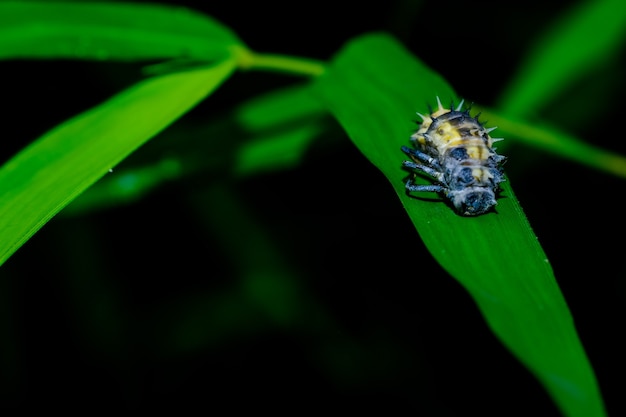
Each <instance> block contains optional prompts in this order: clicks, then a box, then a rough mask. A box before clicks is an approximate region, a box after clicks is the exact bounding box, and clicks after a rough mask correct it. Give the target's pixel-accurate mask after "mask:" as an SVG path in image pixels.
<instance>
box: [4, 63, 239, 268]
mask: <svg viewBox="0 0 626 417" xmlns="http://www.w3.org/2000/svg"><path fill="white" fill-rule="evenodd" d="M235 66H236V62H235V60H234V59H230V60H227V61H223V62H222V63H220V64H219V65H216V66H214V67H210V68H202V69H197V70H194V71H189V72H179V73H174V74H170V75H165V76H161V77H155V78H151V79H147V80H145V81H142V82H140V83H138V84H136V85H135V86H133V87H131V88H129V89H127V90H126V91H123V92H122V93H120V94H118V95H116V96H114V97H113V98H111V99H110V100H108V101H107V102H105V103H103V104H101V105H99V106H97V107H95V108H93V109H91V110H88V111H86V112H84V113H82V114H80V115H78V116H76V117H74V118H73V119H70V120H68V121H66V122H65V123H63V124H61V125H59V126H58V127H56V128H54V129H53V130H51V131H50V132H48V133H46V134H45V135H43V136H42V137H41V138H39V139H37V140H36V141H35V142H34V143H32V144H31V145H30V146H28V147H26V148H25V149H24V150H22V151H21V152H20V153H18V154H17V155H16V156H15V157H13V158H12V159H11V160H9V161H8V162H7V163H6V164H5V165H3V166H2V167H1V168H0V201H2V205H1V206H0V236H2V239H0V264H2V263H3V262H4V261H5V260H6V259H7V258H8V257H9V256H11V254H13V252H15V251H16V250H17V249H18V248H19V247H20V246H21V245H22V244H23V243H24V242H25V241H26V240H28V239H29V238H30V237H31V236H32V235H33V233H35V232H36V231H37V230H39V228H41V227H42V226H43V225H44V224H45V223H46V222H47V221H48V220H49V219H50V218H51V217H52V216H54V215H55V214H56V213H57V212H58V211H59V210H61V209H62V208H63V207H64V206H65V205H66V204H68V203H69V202H70V201H72V200H73V199H74V198H75V197H76V196H77V195H79V194H80V193H82V192H83V191H84V190H85V189H86V188H87V187H89V186H90V185H91V184H93V183H94V182H95V181H96V180H97V179H98V178H100V177H102V176H103V175H105V174H106V173H107V172H109V170H110V169H111V168H113V167H114V166H115V165H116V164H117V163H119V162H120V161H121V160H122V159H124V158H125V157H126V156H128V155H129V154H130V153H131V152H133V151H134V150H135V149H137V148H138V147H139V146H140V145H141V144H143V143H144V142H145V141H147V140H148V139H150V138H151V137H153V136H154V135H156V134H157V133H158V132H159V131H161V130H162V129H164V128H165V127H167V126H168V125H169V124H170V123H172V122H174V121H175V120H176V119H177V118H179V117H180V116H181V115H183V114H184V113H185V112H187V111H188V110H189V109H191V108H192V107H194V106H195V105H196V104H197V103H198V102H200V101H201V100H202V99H203V98H205V97H206V96H207V95H208V94H210V93H211V92H212V91H213V90H214V89H215V88H216V87H217V86H219V85H220V84H221V83H222V82H223V81H224V80H225V79H226V78H228V76H229V75H230V74H231V73H232V71H233V70H234V69H235Z"/></svg>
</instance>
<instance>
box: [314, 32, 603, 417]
mask: <svg viewBox="0 0 626 417" xmlns="http://www.w3.org/2000/svg"><path fill="white" fill-rule="evenodd" d="M315 87H316V89H317V92H318V94H319V95H320V97H321V99H322V100H324V101H325V103H326V105H327V107H328V108H329V110H330V111H331V112H332V113H333V114H334V116H335V117H336V118H337V119H338V121H339V122H340V123H341V125H342V126H343V127H344V129H345V130H346V132H347V133H348V135H349V136H350V138H351V139H352V141H353V142H354V143H355V145H356V146H357V147H358V148H359V149H360V150H361V152H362V153H363V154H364V155H365V156H366V157H367V158H368V159H369V160H370V161H371V162H372V163H373V164H374V165H375V166H377V167H378V168H379V169H380V170H381V171H382V172H383V173H384V175H385V176H386V177H387V178H388V179H389V181H390V182H391V184H392V186H393V187H394V189H395V190H396V193H397V194H398V196H399V197H400V199H401V201H402V203H403V205H404V207H405V209H406V210H407V213H408V215H409V216H410V218H411V220H412V221H413V224H414V225H415V227H416V229H417V231H418V232H419V234H420V236H421V238H422V240H423V241H424V243H425V244H426V246H427V247H428V249H429V251H430V253H431V254H432V255H433V256H434V257H435V258H436V259H437V261H438V262H439V263H440V264H441V265H442V266H443V267H444V268H445V269H446V270H447V271H448V272H449V273H450V274H451V275H452V276H453V277H455V278H456V279H457V280H458V281H459V282H460V283H461V284H462V285H463V286H464V287H465V288H466V289H467V291H468V292H469V293H470V295H471V296H472V297H473V299H474V301H475V302H476V303H477V305H478V307H479V309H480V311H481V312H482V314H483V316H484V318H485V320H486V321H487V323H488V325H489V326H490V327H491V329H492V331H493V332H494V333H495V334H496V336H497V337H498V338H499V339H500V340H501V341H502V342H503V344H504V345H505V346H506V347H507V348H508V349H509V350H510V351H511V352H512V353H513V354H514V355H515V356H516V357H517V358H518V359H519V360H520V361H521V362H522V363H523V364H524V365H525V366H526V367H527V368H528V369H529V370H530V371H531V372H532V373H533V374H534V375H535V376H536V377H537V378H538V379H539V381H540V382H541V383H542V384H543V386H544V387H545V389H546V390H547V391H548V393H549V394H550V395H551V396H552V398H553V400H554V401H555V403H556V404H557V405H558V407H559V408H560V409H561V410H562V412H563V414H564V415H566V416H568V417H591V416H597V417H600V416H605V415H606V414H605V411H604V405H603V402H602V398H601V397H600V394H599V391H598V386H597V382H596V380H595V376H594V374H593V371H592V369H591V366H590V364H589V361H588V359H587V357H586V355H585V352H584V349H583V347H582V345H581V343H580V340H579V339H578V335H577V333H576V329H575V328H574V325H573V322H572V317H571V314H570V312H569V309H568V307H567V305H566V303H565V300H564V299H563V296H562V294H561V292H560V290H559V288H558V285H557V283H556V281H555V278H554V276H553V273H552V270H551V268H550V265H549V263H548V260H547V259H546V256H545V254H544V252H543V250H542V248H541V246H540V245H539V243H538V241H537V238H536V236H535V235H534V234H533V232H532V230H531V228H530V226H529V224H528V222H527V220H526V218H525V216H524V215H523V213H522V210H521V208H520V206H519V203H518V202H517V200H516V198H515V196H514V194H513V192H512V190H511V187H510V184H508V183H506V184H505V187H504V193H503V194H504V197H503V198H501V199H500V203H499V205H498V212H497V213H490V214H487V215H483V216H479V217H475V218H464V217H460V216H458V215H456V214H455V213H454V212H453V211H452V210H451V209H450V208H449V207H448V206H446V205H445V204H443V203H441V202H433V201H424V200H419V199H415V198H411V197H409V196H407V195H406V193H405V190H404V184H403V178H404V177H406V172H403V171H402V170H401V168H400V167H401V161H402V160H403V159H404V156H403V154H402V152H400V146H401V145H406V144H408V137H409V135H410V133H411V132H412V130H414V129H415V128H414V127H413V128H412V127H411V125H410V123H409V120H408V119H409V118H410V117H412V115H413V114H414V112H415V111H421V112H424V111H425V107H426V106H425V103H426V102H430V103H431V104H434V98H435V96H436V95H438V96H439V97H440V98H441V99H442V101H443V102H444V103H447V102H449V101H450V100H451V99H453V98H455V95H454V93H453V91H452V89H451V88H450V87H449V86H448V85H447V84H446V82H445V81H444V80H442V79H441V78H440V77H439V76H438V75H437V74H435V73H433V72H432V71H431V70H430V69H429V68H427V67H426V66H424V65H423V64H422V63H421V62H419V61H417V60H416V59H415V58H414V57H412V56H411V55H410V54H409V53H408V52H407V51H406V50H404V49H403V48H402V47H401V46H400V45H399V44H398V43H397V42H396V41H394V40H393V39H392V38H390V37H388V36H386V35H381V34H373V35H367V36H364V37H361V38H358V39H356V40H354V41H352V42H350V43H349V44H348V45H347V46H346V47H345V48H344V49H343V50H342V51H341V52H340V53H338V54H337V56H336V57H335V58H334V60H333V62H332V64H331V66H330V68H329V69H328V71H327V73H326V75H324V76H322V77H320V78H319V79H318V81H317V83H316V86H315ZM366 186H367V184H359V183H355V184H354V185H353V188H357V189H358V188H360V187H366ZM347 192H352V189H350V190H347ZM356 204H358V201H357V200H356V199H355V205H356ZM385 244H389V243H388V242H385ZM398 253H406V248H405V247H398ZM409 253H410V252H409ZM414 267H415V265H412V268H414ZM485 401H488V398H485Z"/></svg>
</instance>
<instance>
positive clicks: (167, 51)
mask: <svg viewBox="0 0 626 417" xmlns="http://www.w3.org/2000/svg"><path fill="white" fill-rule="evenodd" d="M237 45H238V46H241V41H240V40H239V39H238V38H237V37H236V36H235V35H234V34H233V33H232V32H231V31H230V30H229V29H228V28H226V27H225V26H223V25H222V24H221V23H219V22H217V21H215V20H213V19H212V18H210V17H208V16H205V15H203V14H201V13H197V12H194V11H191V10H188V9H185V8H182V7H173V6H165V5H156V4H133V3H122V2H119V3H91V2H90V3H85V4H81V3H78V2H38V1H27V2H21V1H20V2H18V1H3V2H0V59H14V58H38V59H43V58H69V59H96V60H103V59H115V60H148V59H187V60H199V61H201V62H206V61H212V60H220V59H223V58H224V57H225V56H227V55H228V54H229V49H230V48H232V47H234V46H237Z"/></svg>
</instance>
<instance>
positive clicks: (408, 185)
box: [405, 180, 443, 193]
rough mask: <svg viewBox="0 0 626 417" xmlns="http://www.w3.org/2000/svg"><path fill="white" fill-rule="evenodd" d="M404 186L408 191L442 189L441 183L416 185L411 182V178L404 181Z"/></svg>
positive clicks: (437, 191) (436, 191)
mask: <svg viewBox="0 0 626 417" xmlns="http://www.w3.org/2000/svg"><path fill="white" fill-rule="evenodd" d="M405 187H406V189H407V190H409V191H419V192H432V193H439V192H441V191H443V187H442V186H441V185H436V184H428V185H417V184H413V183H412V182H411V180H408V181H407V182H406V184H405Z"/></svg>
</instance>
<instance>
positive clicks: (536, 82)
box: [498, 0, 626, 117]
mask: <svg viewBox="0 0 626 417" xmlns="http://www.w3.org/2000/svg"><path fill="white" fill-rule="evenodd" d="M624 35H626V2H624V1H623V0H588V1H584V2H581V3H580V4H577V5H576V7H575V8H574V9H572V11H571V12H570V13H567V14H566V15H564V17H563V18H562V20H561V21H559V22H557V23H556V24H555V25H553V26H552V27H550V29H549V31H547V33H546V34H545V35H544V36H543V37H541V38H539V39H538V41H537V44H536V46H535V48H534V49H533V50H531V52H530V54H529V56H528V57H527V58H526V59H525V60H524V61H523V63H522V64H521V66H520V67H519V70H518V72H517V75H516V76H515V78H514V79H513V80H512V81H511V82H510V83H509V88H508V89H507V90H506V91H505V92H504V93H503V94H502V96H501V99H500V105H499V106H498V107H499V108H500V110H501V111H502V113H503V114H506V115H511V116H517V117H523V116H526V115H528V114H529V113H531V112H532V111H534V110H536V109H537V108H540V107H541V106H543V105H545V104H546V103H547V102H548V101H549V100H551V99H553V98H554V97H555V96H556V95H557V94H559V93H560V92H561V91H563V90H564V89H565V88H566V87H567V86H568V85H570V84H571V83H572V82H573V81H575V80H577V79H578V78H579V77H581V76H582V74H585V73H587V72H589V71H591V70H593V69H594V68H596V67H597V66H598V65H599V64H602V63H604V62H605V61H606V60H607V59H608V58H609V57H610V56H611V55H612V54H615V53H616V52H618V49H619V48H620V47H621V46H622V45H623V43H624V40H625V36H624Z"/></svg>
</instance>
